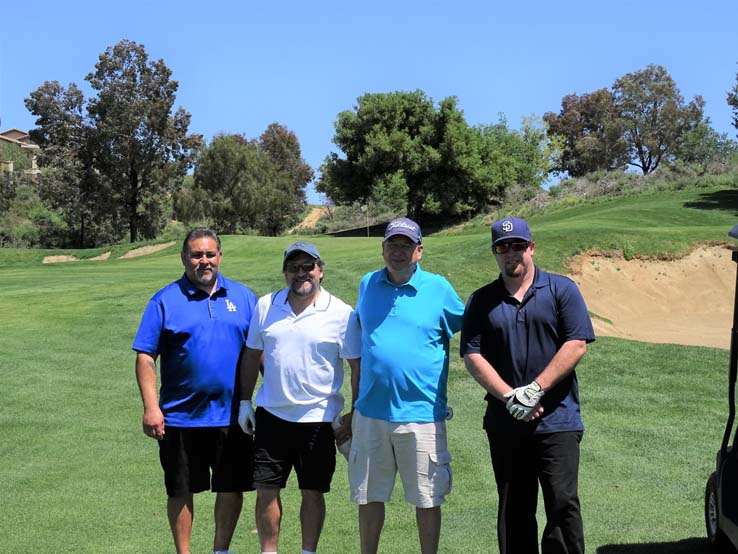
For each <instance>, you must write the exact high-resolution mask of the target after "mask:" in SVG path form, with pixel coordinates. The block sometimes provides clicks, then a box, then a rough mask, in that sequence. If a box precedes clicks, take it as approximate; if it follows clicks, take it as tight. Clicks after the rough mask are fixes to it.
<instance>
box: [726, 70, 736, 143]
mask: <svg viewBox="0 0 738 554" xmlns="http://www.w3.org/2000/svg"><path fill="white" fill-rule="evenodd" d="M735 80H736V83H735V85H733V88H732V89H731V90H730V91H729V92H728V105H729V106H730V107H731V108H732V109H733V127H735V128H736V130H738V74H736V76H735ZM736 136H738V133H736Z"/></svg>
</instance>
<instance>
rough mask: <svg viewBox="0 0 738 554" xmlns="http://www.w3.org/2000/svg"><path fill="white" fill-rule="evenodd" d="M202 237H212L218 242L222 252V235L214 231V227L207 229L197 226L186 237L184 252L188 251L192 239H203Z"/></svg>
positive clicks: (183, 246) (183, 244)
mask: <svg viewBox="0 0 738 554" xmlns="http://www.w3.org/2000/svg"><path fill="white" fill-rule="evenodd" d="M201 238H211V239H213V240H214V241H215V242H216V243H217V244H218V252H220V250H221V248H220V237H219V236H218V233H216V232H215V231H213V230H212V229H206V228H205V227H197V228H195V229H192V231H190V232H189V233H187V236H186V237H185V239H184V242H183V243H182V252H187V251H188V247H189V244H190V241H192V240H195V239H201Z"/></svg>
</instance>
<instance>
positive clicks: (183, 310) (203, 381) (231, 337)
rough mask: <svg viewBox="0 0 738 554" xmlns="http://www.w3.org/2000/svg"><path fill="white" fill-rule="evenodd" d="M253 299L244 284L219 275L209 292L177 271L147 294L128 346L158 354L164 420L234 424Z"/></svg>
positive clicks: (203, 424) (197, 424)
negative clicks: (238, 378)
mask: <svg viewBox="0 0 738 554" xmlns="http://www.w3.org/2000/svg"><path fill="white" fill-rule="evenodd" d="M256 301H257V298H256V295H255V294H254V293H253V292H251V290H250V289H249V288H248V287H246V286H244V285H242V284H240V283H237V282H236V281H231V280H230V279H226V278H225V277H223V275H220V274H219V275H218V284H217V289H216V290H215V292H213V295H212V296H208V294H207V293H206V292H204V291H202V290H200V289H198V288H197V287H196V286H195V285H193V284H192V283H191V282H190V280H189V279H187V277H186V276H184V275H183V276H182V278H181V279H179V280H178V281H175V282H174V283H171V284H169V285H167V286H166V287H164V288H163V289H161V290H160V291H159V292H157V293H156V294H155V295H154V296H153V297H152V298H151V300H150V301H149V303H148V305H147V306H146V310H145V311H144V314H143V317H142V319H141V325H140V326H139V328H138V333H136V338H135V340H134V341H133V349H134V350H136V351H137V352H146V353H148V354H151V355H152V356H155V357H156V356H158V357H159V366H160V373H161V389H160V393H159V405H160V406H161V409H162V412H163V413H164V422H165V424H166V425H171V426H174V427H222V426H227V425H231V424H235V423H236V418H237V406H235V405H234V402H233V394H234V388H235V385H236V372H237V369H238V368H237V366H238V359H239V355H240V353H241V349H242V348H243V346H244V344H245V343H246V335H247V333H248V329H249V321H250V320H251V313H252V311H253V309H254V306H255V305H256Z"/></svg>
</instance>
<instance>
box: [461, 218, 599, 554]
mask: <svg viewBox="0 0 738 554" xmlns="http://www.w3.org/2000/svg"><path fill="white" fill-rule="evenodd" d="M492 250H493V252H494V254H495V260H496V261H497V265H498V266H499V268H500V276H499V277H498V278H497V279H496V280H495V281H493V282H492V283H490V284H488V285H486V286H484V287H482V288H480V289H479V290H477V291H475V292H474V293H473V294H472V296H471V297H470V298H469V301H468V303H467V306H466V311H465V314H464V328H463V330H462V337H461V354H462V355H463V356H464V361H465V364H466V367H467V369H468V370H469V372H470V373H471V375H472V376H473V377H474V378H475V379H476V380H477V382H478V383H479V384H480V385H481V386H482V387H483V388H484V389H485V390H486V391H487V396H486V400H487V401H488V405H487V412H486V414H485V416H484V428H485V430H486V431H487V437H488V440H489V449H490V455H491V458H492V466H493V469H494V473H495V480H496V481H497V491H498V496H499V504H498V515H497V533H498V541H499V547H500V554H537V553H538V529H537V522H536V503H537V500H538V486H539V482H540V485H541V488H542V490H543V500H544V504H545V510H546V519H547V523H546V527H545V529H544V530H543V536H542V539H541V548H542V551H543V554H558V553H566V554H581V553H583V552H584V536H583V529H582V518H581V513H580V506H579V494H578V472H579V443H580V441H581V438H582V433H583V431H584V426H583V424H582V419H581V416H580V411H579V387H578V384H577V378H576V373H575V372H574V368H575V367H576V365H577V363H578V362H579V360H580V359H581V358H582V356H584V354H585V352H586V350H587V343H589V342H592V341H593V340H595V336H594V331H593V329H592V322H591V321H590V318H589V314H588V312H587V307H586V306H585V304H584V299H583V298H582V295H581V294H580V292H579V290H578V289H577V287H576V285H575V284H574V282H573V281H572V280H571V279H569V278H567V277H564V276H562V275H555V274H552V273H547V272H545V271H542V270H540V269H539V268H538V267H536V266H535V265H534V264H533V255H534V252H535V243H534V242H533V240H532V238H531V234H530V229H529V228H528V224H527V223H526V222H525V221H524V220H522V219H518V218H514V217H511V218H506V219H502V220H499V221H497V222H495V223H494V224H493V225H492Z"/></svg>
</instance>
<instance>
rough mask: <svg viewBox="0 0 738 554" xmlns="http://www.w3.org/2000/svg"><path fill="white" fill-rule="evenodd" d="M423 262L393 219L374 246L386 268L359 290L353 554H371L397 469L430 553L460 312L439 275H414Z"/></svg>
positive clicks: (445, 457) (409, 225)
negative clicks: (357, 541)
mask: <svg viewBox="0 0 738 554" xmlns="http://www.w3.org/2000/svg"><path fill="white" fill-rule="evenodd" d="M422 255H423V244H422V234H421V231H420V227H419V226H418V224H417V223H415V222H414V221H412V220H410V219H407V218H400V219H395V220H393V221H391V222H390V223H389V225H387V229H386V231H385V234H384V241H383V242H382V256H383V258H384V262H385V265H386V267H385V268H384V269H381V270H379V271H375V272H373V273H369V274H367V275H366V276H364V278H363V279H362V280H361V284H360V285H359V299H358V303H357V306H356V312H357V314H358V316H359V323H360V325H361V340H362V348H361V369H360V374H359V394H358V398H357V400H356V403H355V409H356V412H355V413H354V417H353V429H352V430H353V442H352V446H351V451H350V453H349V480H350V483H351V498H352V500H353V501H354V502H356V503H357V504H359V533H360V538H361V552H362V554H376V552H377V549H378V547H379V538H380V534H381V531H382V527H383V525H384V504H385V503H386V502H387V501H389V500H390V497H391V495H392V489H393V487H394V482H395V475H396V473H397V472H399V473H400V478H401V479H402V484H403V488H404V491H405V499H406V500H407V501H408V502H409V503H410V504H413V505H415V507H416V521H417V524H418V535H419V538H420V549H421V552H422V553H423V554H435V553H436V552H438V542H439V537H440V531H441V504H443V502H444V501H445V497H446V494H448V492H449V491H450V489H451V465H450V462H451V456H450V454H449V452H448V446H447V441H446V422H445V419H446V412H447V406H446V401H447V398H446V385H447V382H448V362H449V340H450V338H451V337H452V336H453V335H454V333H456V332H457V331H458V330H459V329H460V328H461V318H462V315H463V311H464V305H463V303H462V302H461V300H460V299H459V296H458V294H456V291H455V290H454V289H453V287H452V286H451V284H450V283H449V282H448V281H447V280H446V279H445V278H443V277H442V276H440V275H436V274H433V273H428V272H426V271H423V270H422V269H421V268H420V264H419V263H418V262H419V261H420V259H421V257H422Z"/></svg>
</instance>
